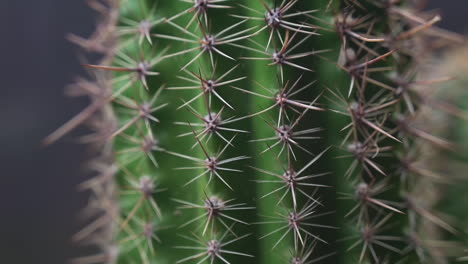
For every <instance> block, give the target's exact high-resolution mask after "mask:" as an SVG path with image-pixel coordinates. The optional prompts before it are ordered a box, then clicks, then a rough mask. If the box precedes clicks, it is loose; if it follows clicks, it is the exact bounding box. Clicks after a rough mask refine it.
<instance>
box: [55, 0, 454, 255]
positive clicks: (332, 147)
mask: <svg viewBox="0 0 468 264" xmlns="http://www.w3.org/2000/svg"><path fill="white" fill-rule="evenodd" d="M90 4H91V6H92V7H93V8H95V9H96V10H97V11H99V12H100V13H101V14H102V19H101V21H100V23H99V26H98V28H97V30H96V33H95V34H93V35H92V36H91V37H90V38H88V39H82V38H80V37H77V36H72V37H71V40H73V41H74V42H76V43H77V44H79V45H81V46H82V47H83V48H85V49H86V50H88V51H91V52H96V53H99V54H102V58H101V59H100V60H98V61H97V62H93V63H88V64H84V66H85V67H86V68H88V69H89V70H90V73H91V75H92V78H91V80H89V81H85V80H80V81H78V82H77V83H76V85H75V86H74V87H75V91H77V93H78V94H85V95H89V96H90V98H91V104H90V106H89V107H88V108H86V109H85V110H83V112H81V113H80V114H78V115H77V116H76V117H75V118H74V119H73V120H71V121H70V122H68V123H67V124H65V125H64V126H63V127H61V128H59V129H58V130H57V131H56V132H54V133H53V134H51V136H50V137H48V138H47V139H46V142H47V143H51V142H53V141H55V140H57V139H58V138H60V137H61V136H63V135H64V134H65V133H67V132H68V131H70V130H71V129H73V128H75V127H76V126H77V125H79V124H81V123H87V124H89V125H90V126H91V128H92V130H93V133H92V134H91V135H87V136H85V137H84V138H83V141H85V142H87V143H91V145H93V146H95V148H94V149H95V150H96V152H97V155H96V156H97V157H96V158H95V159H94V160H93V161H92V162H91V165H90V167H91V168H92V169H93V170H94V171H95V172H96V177H95V178H93V179H91V180H90V181H88V182H86V183H83V185H82V186H81V187H82V188H83V189H86V190H91V191H92V195H91V201H90V205H89V207H88V209H87V212H88V215H89V217H90V219H91V221H90V223H88V224H87V225H86V226H85V227H84V228H83V229H82V230H81V231H80V232H79V233H77V234H76V236H75V237H74V238H75V240H76V241H78V242H83V243H85V244H87V245H90V244H91V245H94V246H98V247H99V249H98V251H97V253H96V254H92V255H90V256H85V257H80V258H77V259H74V260H73V263H76V264H91V263H144V264H150V263H158V264H159V263H240V262H242V261H244V262H249V263H273V264H275V263H294V264H305V263H449V262H450V261H453V260H456V259H457V257H460V256H461V254H462V248H463V243H462V242H460V241H462V240H463V239H458V240H457V239H455V238H453V236H455V235H456V236H457V237H460V236H459V233H460V232H459V231H460V230H458V229H457V227H456V225H453V224H452V223H450V222H449V221H448V220H446V219H445V218H444V217H443V216H441V215H440V214H438V213H437V208H436V206H435V204H436V203H435V202H434V203H433V202H431V199H432V198H431V197H432V196H431V193H429V192H434V193H435V192H437V191H438V190H441V189H445V188H447V187H446V182H445V181H444V180H445V178H444V176H443V175H441V174H439V173H438V172H437V171H436V170H433V168H432V166H430V164H428V163H427V159H425V155H424V154H425V152H428V151H436V150H437V151H448V152H450V151H456V148H457V145H456V144H454V143H451V142H450V141H448V140H446V139H444V138H443V137H440V136H439V135H435V134H433V133H431V132H432V131H431V128H430V127H428V126H423V125H421V119H420V116H421V114H420V113H421V112H423V111H424V109H425V108H427V107H428V106H429V107H430V106H435V107H436V106H437V105H439V104H442V103H441V102H440V101H437V100H438V99H436V98H433V97H432V95H431V94H429V93H428V92H427V91H428V89H424V88H425V87H426V86H430V85H432V84H436V83H440V82H443V81H449V80H450V78H447V77H440V78H438V77H437V78H432V79H431V78H429V79H421V78H420V76H421V75H420V74H419V73H421V72H422V71H423V69H422V68H423V67H422V66H424V65H425V64H426V63H427V61H428V60H426V59H425V58H428V57H430V56H431V54H432V53H433V51H434V49H435V48H436V47H435V45H431V43H435V41H433V40H432V39H433V38H437V39H443V38H444V34H443V33H441V31H439V30H438V29H436V28H434V27H433V25H434V24H435V23H436V22H438V21H439V20H440V17H439V16H433V17H428V16H426V15H424V14H422V13H420V12H418V11H417V10H413V9H412V8H411V3H410V1H394V0H381V1H370V0H369V1H365V0H341V1H328V0H327V1H306V0H282V1H266V0H252V1H229V0H181V1H159V2H157V1H147V0H136V1H129V0H128V1H117V0H102V1H99V0H91V1H90ZM444 105H446V106H447V107H445V108H443V107H441V108H438V110H442V111H444V110H447V109H454V108H456V106H455V105H451V104H448V105H447V104H444ZM459 111H463V110H459ZM459 111H458V109H457V111H451V112H450V111H449V114H453V113H454V112H456V113H459ZM442 186H443V187H442ZM454 216H456V215H454ZM427 230H432V231H431V232H429V231H427ZM445 237H450V240H446V239H444V238H445Z"/></svg>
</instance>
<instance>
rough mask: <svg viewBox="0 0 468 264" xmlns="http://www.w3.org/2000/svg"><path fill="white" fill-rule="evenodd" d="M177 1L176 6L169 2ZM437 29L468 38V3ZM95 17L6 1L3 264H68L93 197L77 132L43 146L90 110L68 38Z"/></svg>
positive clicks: (450, 2) (1, 105) (451, 0)
mask: <svg viewBox="0 0 468 264" xmlns="http://www.w3.org/2000/svg"><path fill="white" fill-rule="evenodd" d="M171 1H172V0H171ZM425 8H426V9H429V10H433V9H437V10H438V11H440V13H441V14H442V16H443V18H444V20H443V21H442V23H440V24H439V26H441V27H444V28H447V29H450V30H452V31H456V32H458V33H462V34H464V33H467V32H468V22H466V10H468V1H463V0H430V1H427V3H426V7H425ZM94 25H95V14H94V13H93V12H92V11H91V10H90V9H89V8H88V7H87V6H86V1H85V0H65V1H64V0H40V1H38V0H0V39H1V40H0V52H1V54H2V55H1V57H0V80H1V81H0V90H1V91H2V92H3V93H2V94H1V95H0V120H1V124H0V127H1V130H0V174H1V177H2V180H1V182H0V259H1V260H0V262H1V263H11V264H30V263H35V264H64V263H66V262H67V259H70V258H71V257H74V256H78V255H80V248H78V247H75V246H74V245H73V244H72V243H71V242H70V237H71V235H72V234H73V233H74V232H76V230H77V229H78V226H79V218H78V216H79V212H80V210H81V209H82V208H83V207H84V206H85V204H86V202H87V194H86V193H79V192H77V190H76V185H77V184H78V183H80V182H82V181H84V180H85V179H86V178H87V175H86V173H85V171H84V170H83V169H82V165H83V163H84V161H85V160H86V158H87V152H86V148H85V146H82V145H79V144H77V143H76V142H74V140H73V138H76V135H77V134H80V133H82V132H83V131H75V132H74V133H73V134H71V135H68V136H67V137H66V138H64V139H62V140H60V141H59V142H58V143H55V144H54V145H52V146H49V147H42V146H41V140H42V139H43V138H44V137H45V136H47V135H48V134H49V133H50V132H52V131H53V130H54V129H55V128H57V127H59V126H60V125H61V124H63V123H64V122H65V121H67V120H69V119H70V118H71V117H73V116H74V115H75V114H76V113H78V112H79V111H80V110H81V109H82V108H84V107H85V106H86V105H87V101H86V99H80V98H70V97H67V96H66V95H65V94H64V88H65V86H66V85H67V84H70V83H71V82H72V81H73V79H74V78H75V77H76V76H79V75H82V74H84V72H83V70H82V68H81V66H80V65H79V61H78V58H79V53H80V52H79V49H78V48H77V47H75V46H74V45H73V44H71V43H70V42H68V41H67V40H66V38H65V36H66V35H67V33H74V34H77V35H80V36H88V35H89V34H90V33H91V32H92V31H93V28H94Z"/></svg>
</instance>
